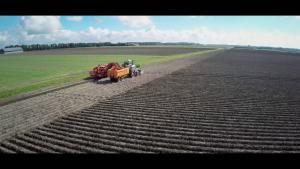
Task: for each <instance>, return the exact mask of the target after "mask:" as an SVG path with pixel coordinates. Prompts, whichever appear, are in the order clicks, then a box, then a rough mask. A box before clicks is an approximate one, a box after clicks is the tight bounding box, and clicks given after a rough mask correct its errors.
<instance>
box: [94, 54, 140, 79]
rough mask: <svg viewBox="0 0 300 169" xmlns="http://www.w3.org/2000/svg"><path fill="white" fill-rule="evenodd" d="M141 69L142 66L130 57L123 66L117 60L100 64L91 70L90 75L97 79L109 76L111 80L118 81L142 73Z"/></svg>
mask: <svg viewBox="0 0 300 169" xmlns="http://www.w3.org/2000/svg"><path fill="white" fill-rule="evenodd" d="M141 71H142V70H141V66H140V65H139V64H134V61H133V60H130V59H129V60H126V61H125V62H124V63H123V64H122V66H120V65H119V64H118V63H115V62H112V63H109V64H99V65H98V66H96V67H94V68H93V69H92V70H91V71H90V77H91V78H93V79H95V80H100V79H102V78H106V77H109V78H110V80H111V81H114V82H117V81H119V80H121V79H123V78H125V77H134V76H138V75H141Z"/></svg>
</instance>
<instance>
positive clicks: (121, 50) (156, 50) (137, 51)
mask: <svg viewBox="0 0 300 169" xmlns="http://www.w3.org/2000/svg"><path fill="white" fill-rule="evenodd" d="M207 49H208V48H187V47H181V48H180V47H101V48H69V49H51V50H41V51H30V52H24V53H21V54H18V55H24V56H26V55H29V56H32V55H156V56H164V55H175V54H184V53H191V52H198V51H201V50H207Z"/></svg>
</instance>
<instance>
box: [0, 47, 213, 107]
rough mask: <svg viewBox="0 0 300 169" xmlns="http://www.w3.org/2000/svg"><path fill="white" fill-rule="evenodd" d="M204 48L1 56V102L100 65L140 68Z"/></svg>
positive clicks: (70, 79) (81, 76) (74, 78)
mask: <svg viewBox="0 0 300 169" xmlns="http://www.w3.org/2000/svg"><path fill="white" fill-rule="evenodd" d="M209 50H210V49H208V48H207V49H206V48H198V49H196V48H170V47H169V48H166V47H158V48H154V47H149V48H145V47H122V48H121V47H110V48H73V49H57V50H45V51H34V52H25V53H22V54H10V55H1V56H0V77H1V79H0V101H1V99H5V98H8V97H11V96H16V95H18V94H23V93H26V92H30V91H34V90H37V89H42V88H45V87H51V86H55V85H61V84H64V83H68V82H75V81H79V80H82V79H84V78H86V77H88V76H89V75H88V71H89V70H90V69H91V68H93V67H94V66H96V65H97V64H99V63H108V62H119V63H122V62H123V61H124V60H126V59H128V58H130V59H133V60H135V61H136V62H137V63H140V64H141V65H142V66H143V65H147V64H151V63H158V62H164V61H170V60H174V59H178V58H183V57H189V56H193V55H195V54H199V53H205V52H207V51H209Z"/></svg>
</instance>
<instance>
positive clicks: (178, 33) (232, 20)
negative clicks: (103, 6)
mask: <svg viewBox="0 0 300 169" xmlns="http://www.w3.org/2000/svg"><path fill="white" fill-rule="evenodd" d="M127 41H134V42H145V41H147V42H151V41H154V42H196V43H202V44H235V45H257V46H274V47H290V48H300V16H0V47H3V46H5V45H11V44H33V43H60V42H62V43H66V42H127Z"/></svg>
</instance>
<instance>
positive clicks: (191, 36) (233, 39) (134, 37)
mask: <svg viewBox="0 0 300 169" xmlns="http://www.w3.org/2000/svg"><path fill="white" fill-rule="evenodd" d="M0 36H1V34H0ZM2 36H3V35H2ZM5 36H6V40H7V41H8V39H7V37H8V36H7V35H5ZM2 39H3V38H2ZM15 39H18V42H19V43H21V44H33V43H71V42H75V43H76V42H84V43H87V42H145V41H147V42H195V43H202V44H228V45H253V46H273V47H290V48H300V35H292V34H287V33H283V32H280V31H268V32H267V31H253V30H241V31H231V32H230V31H216V30H212V29H208V28H206V27H200V28H196V29H187V30H181V31H175V30H160V29H156V28H155V27H154V28H149V29H138V30H136V29H134V30H124V31H113V30H110V29H103V28H95V27H89V28H88V29H86V30H82V31H72V30H63V29H61V30H57V31H56V32H54V33H48V34H29V33H28V32H26V31H23V32H22V33H20V34H19V35H18V37H17V38H15ZM4 40H5V39H4ZM2 41H3V40H2Z"/></svg>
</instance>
